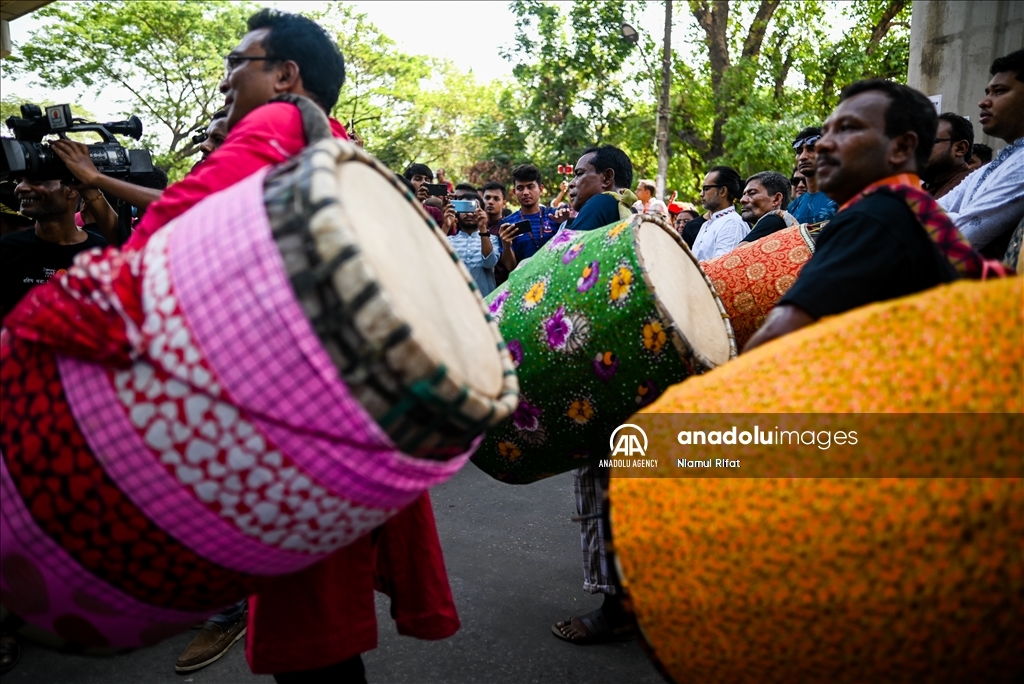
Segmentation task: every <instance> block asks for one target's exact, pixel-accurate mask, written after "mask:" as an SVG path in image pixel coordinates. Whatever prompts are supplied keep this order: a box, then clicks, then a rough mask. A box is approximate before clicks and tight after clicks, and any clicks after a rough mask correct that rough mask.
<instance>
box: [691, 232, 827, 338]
mask: <svg viewBox="0 0 1024 684" xmlns="http://www.w3.org/2000/svg"><path fill="white" fill-rule="evenodd" d="M813 253H814V239H813V237H812V233H810V232H809V231H808V226H806V225H799V226H792V227H789V228H784V229H783V230H780V231H778V232H775V233H772V234H771V235H766V236H765V237H763V238H761V239H760V240H755V241H754V242H741V243H740V244H739V246H738V247H736V249H734V250H732V251H731V252H728V253H726V254H723V255H722V256H720V257H716V258H714V259H710V260H708V261H703V262H701V267H702V268H703V269H704V272H705V273H706V274H707V276H708V278H710V279H711V282H712V284H713V285H714V286H715V290H716V291H717V292H718V295H719V296H720V297H721V298H722V304H723V305H724V306H725V310H726V312H727V313H728V314H729V321H730V323H732V328H733V332H734V333H735V334H736V346H737V347H739V348H740V349H743V347H744V346H745V345H746V343H747V342H748V341H749V340H750V338H751V337H752V336H753V335H754V333H755V332H757V329H758V328H760V327H761V324H762V323H764V319H765V317H766V316H767V315H768V313H769V312H770V311H771V310H772V309H773V308H774V307H775V305H776V304H777V303H778V301H779V300H780V299H782V295H784V294H786V291H787V290H789V288H790V287H792V285H793V283H794V282H796V278H797V276H798V275H800V271H801V270H802V269H803V267H804V264H806V263H807V262H808V261H809V260H810V258H811V255H812V254H813Z"/></svg>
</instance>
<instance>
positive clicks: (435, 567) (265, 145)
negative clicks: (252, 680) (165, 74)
mask: <svg viewBox="0 0 1024 684" xmlns="http://www.w3.org/2000/svg"><path fill="white" fill-rule="evenodd" d="M225 66H226V74H225V76H224V80H223V81H222V82H221V85H220V89H221V92H222V93H223V94H224V96H225V103H224V104H225V108H226V109H227V112H228V114H227V125H228V129H229V131H230V132H229V133H228V136H227V138H226V139H225V141H224V144H223V145H222V146H221V147H220V149H218V150H217V151H216V152H214V153H213V154H211V155H210V157H209V158H208V159H207V160H206V161H205V162H204V163H203V164H201V165H200V166H199V167H198V168H197V169H196V170H195V171H194V172H193V173H190V174H189V175H188V176H186V177H185V178H184V179H183V180H182V181H181V182H179V183H176V184H174V185H172V186H170V187H169V188H168V189H167V190H166V191H165V192H164V193H163V195H162V196H161V198H160V199H159V200H157V201H156V202H154V203H153V204H151V205H150V206H149V209H148V211H147V212H146V215H145V216H144V217H143V219H142V220H141V222H140V223H139V227H138V229H137V230H136V231H135V233H134V234H133V235H132V237H131V239H130V240H129V241H128V243H127V244H126V245H125V250H124V251H125V253H126V254H127V255H129V258H130V254H131V253H132V252H134V251H135V250H138V249H139V248H141V247H142V246H144V245H145V244H146V242H147V240H148V239H149V238H150V237H151V236H152V235H153V234H154V233H155V232H156V231H158V230H159V229H160V228H162V227H163V226H164V225H166V224H167V223H168V222H170V221H171V220H173V219H174V218H176V217H177V216H180V215H181V214H183V213H184V212H185V211H187V210H188V209H190V208H191V207H193V206H195V205H196V204H198V203H199V202H201V201H202V200H203V199H204V198H206V197H208V196H210V195H211V194H213V193H215V192H217V191H219V190H223V189H225V188H227V187H230V186H231V185H234V184H235V183H237V182H238V181H240V180H243V179H245V178H247V177H249V176H251V175H252V174H254V173H257V172H258V171H260V170H261V169H265V168H267V167H268V166H271V165H273V164H278V163H280V162H282V161H284V160H285V159H287V158H288V157H290V156H293V155H295V154H297V153H298V152H300V151H301V150H302V148H303V147H304V146H305V134H304V130H303V126H302V116H301V114H300V111H299V108H298V106H296V105H294V104H290V103H286V102H275V103H271V102H270V100H271V99H272V98H274V97H276V96H277V95H281V94H285V93H291V94H295V95H300V96H304V97H306V98H309V99H310V100H312V101H313V102H314V103H315V105H317V106H319V107H320V108H321V109H322V110H323V111H324V112H325V113H326V112H329V111H330V110H331V108H332V107H333V106H334V105H335V103H336V102H337V100H338V94H339V92H340V89H341V85H342V83H343V82H344V61H343V59H342V56H341V54H340V52H339V51H338V48H337V46H336V45H335V44H334V42H333V41H332V40H331V38H330V36H329V35H328V34H327V32H326V31H325V30H324V29H323V28H321V27H320V26H319V25H317V24H316V23H314V22H313V21H311V20H310V19H308V18H306V17H303V16H301V15H297V14H288V13H285V12H281V11H279V10H274V9H263V10H261V11H259V12H258V13H256V14H254V15H253V16H252V17H250V18H249V21H248V33H246V34H245V36H244V37H243V38H242V40H241V42H240V43H239V45H238V46H237V47H236V48H235V49H234V50H232V51H231V53H230V54H229V55H228V58H227V60H226V64H225ZM330 125H331V130H332V132H333V133H334V135H335V137H339V138H347V134H346V132H345V129H344V128H343V127H342V126H341V124H340V123H338V122H337V121H336V120H334V119H330ZM114 256H119V255H116V254H115V255H114ZM108 258H111V257H110V253H109V252H108ZM91 273H92V269H90V271H89V273H86V274H83V275H81V276H74V277H72V276H71V275H70V274H69V275H68V276H65V278H64V279H63V281H66V283H67V285H66V287H72V286H78V285H81V286H83V287H92V286H95V283H92V282H91V281H88V282H85V283H79V282H78V281H77V280H75V278H81V279H88V278H92V277H94V276H92V275H91ZM116 278H117V282H116V286H117V287H118V288H120V289H123V290H124V291H126V292H127V291H131V292H133V293H138V292H141V283H139V282H137V281H136V280H133V278H135V275H134V272H133V271H132V270H131V269H127V268H125V269H119V270H118V274H117V275H116ZM37 290H39V291H40V292H39V294H38V295H37V296H36V297H35V298H34V305H33V306H32V307H24V306H21V307H18V308H16V309H15V310H14V312H13V313H12V314H11V316H9V317H8V318H7V319H6V320H5V324H7V325H8V331H9V332H10V333H11V334H12V335H13V336H22V337H28V338H29V339H33V340H35V339H38V330H39V329H40V328H39V321H37V320H35V319H36V318H38V316H36V313H37V312H44V313H45V312H46V311H48V310H57V309H58V308H59V310H62V311H65V312H66V313H67V316H66V317H65V318H63V319H59V318H56V317H52V316H51V317H49V318H46V319H45V320H46V322H48V323H55V322H56V323H61V325H56V324H54V325H50V326H49V327H47V328H46V334H47V337H46V342H47V343H48V344H49V345H51V346H52V347H53V348H54V349H56V350H58V351H60V352H61V353H67V354H70V355H72V356H75V357H77V358H84V359H86V360H90V361H98V362H102V363H107V364H110V363H121V364H126V363H128V360H129V358H130V354H131V352H132V349H131V347H130V335H129V334H128V333H127V332H126V331H125V327H126V322H125V319H127V318H128V317H129V316H130V315H132V312H127V313H125V312H118V311H108V310H105V309H103V310H101V309H98V308H97V307H96V306H95V305H93V304H91V303H90V302H89V301H82V300H80V299H75V298H71V297H69V296H67V295H66V294H65V290H63V289H61V288H58V287H57V286H56V285H55V284H53V283H51V284H49V285H46V286H43V287H41V288H37ZM65 320H66V321H68V322H67V323H66V324H63V323H62V322H63V321H65ZM86 321H88V322H90V324H91V325H92V326H93V328H96V327H98V326H99V325H101V324H102V325H105V326H106V327H107V328H109V329H108V330H105V331H104V333H105V334H103V335H100V334H98V331H96V330H85V331H83V330H82V329H81V328H82V327H83V326H85V325H86V323H85V322H86ZM131 325H134V326H137V328H141V327H142V321H136V320H133V321H131ZM137 328H136V329H137ZM89 333H96V334H94V335H92V336H90V335H89ZM93 337H95V338H99V339H100V342H102V345H101V346H98V347H97V349H93V348H91V347H88V346H85V345H83V344H82V343H81V340H82V339H83V338H86V339H92V338H93ZM242 351H244V350H242ZM240 353H241V352H240ZM375 585H376V586H379V587H382V588H384V589H386V590H388V593H389V594H390V595H391V597H392V609H391V614H392V616H394V617H395V619H396V621H397V623H398V629H399V632H400V633H402V634H406V635H409V636H415V637H417V638H423V639H442V638H445V637H448V636H451V635H452V634H454V633H455V631H457V630H458V628H459V619H458V615H457V613H456V611H455V605H454V601H453V600H452V596H451V589H450V588H449V586H448V580H447V574H446V571H445V567H444V559H443V557H442V554H441V546H440V541H439V540H438V536H437V530H436V528H435V526H434V517H433V510H432V509H431V506H430V499H429V497H428V496H427V495H426V494H424V495H423V496H421V497H420V498H419V499H417V500H416V501H415V502H413V503H412V504H410V505H409V506H408V507H406V508H405V509H404V510H402V511H401V512H400V513H398V514H397V515H396V516H395V517H394V518H391V519H390V520H389V521H388V522H387V523H385V524H384V525H383V526H381V527H379V528H377V530H375V531H374V533H373V535H372V537H371V535H367V536H364V537H362V538H360V539H359V540H357V541H356V542H354V543H353V544H351V545H349V546H346V547H344V548H342V549H340V550H339V551H337V552H335V553H334V554H333V555H331V556H329V557H328V558H326V559H325V560H323V561H321V562H319V563H317V564H316V565H314V566H312V567H311V568H308V569H306V570H303V571H301V572H298V573H295V574H293V575H288V576H286V577H282V578H278V579H276V580H274V582H273V583H272V585H271V586H270V588H268V589H267V590H265V591H263V592H261V593H260V594H258V595H257V596H254V597H251V598H250V602H249V621H248V634H247V639H246V651H247V652H246V655H247V656H248V660H249V665H250V667H251V668H252V670H253V671H254V672H256V673H272V674H275V676H277V675H280V676H281V677H283V678H284V680H286V681H289V682H301V681H322V680H325V679H328V678H332V677H333V681H362V680H363V678H364V675H363V664H362V660H361V658H360V654H361V653H362V652H364V651H368V650H371V649H373V648H375V647H376V645H377V620H376V611H375V608H374V598H373V595H374V586H375ZM234 636H238V632H235V633H234ZM230 643H231V642H230V641H228V642H227V646H230ZM224 650H226V647H225V649H224ZM275 678H277V677H275ZM346 678H347V679H346ZM279 681H282V680H281V679H279Z"/></svg>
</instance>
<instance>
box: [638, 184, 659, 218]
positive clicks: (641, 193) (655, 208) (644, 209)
mask: <svg viewBox="0 0 1024 684" xmlns="http://www.w3.org/2000/svg"><path fill="white" fill-rule="evenodd" d="M657 191H658V186H657V185H655V184H654V181H650V180H642V181H640V183H639V184H637V186H636V197H637V200H636V202H634V203H633V208H634V209H636V213H638V214H661V215H662V216H664V217H666V218H668V207H667V206H666V205H665V203H664V202H662V201H661V200H660V199H658V198H657V197H655V196H654V193H656V192H657Z"/></svg>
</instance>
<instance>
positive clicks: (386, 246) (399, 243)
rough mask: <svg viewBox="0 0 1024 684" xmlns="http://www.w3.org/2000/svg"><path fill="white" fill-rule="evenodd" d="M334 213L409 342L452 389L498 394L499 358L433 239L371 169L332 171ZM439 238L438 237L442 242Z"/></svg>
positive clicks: (458, 276) (473, 302) (464, 286)
mask: <svg viewBox="0 0 1024 684" xmlns="http://www.w3.org/2000/svg"><path fill="white" fill-rule="evenodd" d="M338 185H339V192H338V197H339V198H340V200H341V202H340V210H341V212H342V215H343V217H344V219H345V220H346V223H347V225H348V226H349V228H350V229H351V230H352V232H353V233H354V234H355V236H356V239H357V241H358V243H359V246H360V249H361V250H362V252H363V254H364V255H365V256H366V259H367V261H368V262H369V264H370V265H371V266H372V268H373V270H374V271H375V273H376V275H377V279H378V281H379V283H380V286H381V291H382V292H383V294H384V296H385V298H386V299H387V301H388V302H389V303H390V304H391V306H393V307H394V311H395V314H396V315H397V316H398V317H399V318H402V319H404V320H405V321H406V322H407V323H408V324H409V326H410V327H411V328H412V338H413V339H414V340H415V341H416V342H417V343H418V344H419V345H420V346H421V347H422V348H423V349H424V351H426V352H427V354H428V355H429V356H431V357H433V359H434V360H435V361H436V362H437V363H438V364H444V366H445V367H447V369H448V372H449V375H450V376H451V377H452V379H453V380H455V381H456V382H462V383H465V384H466V385H468V386H469V387H472V388H474V389H476V390H477V391H478V392H480V393H481V394H483V395H485V396H489V397H497V396H498V395H499V394H500V393H501V391H502V388H503V370H504V369H503V368H502V365H501V356H500V355H499V354H497V353H495V349H496V341H495V338H494V335H493V333H492V331H491V330H490V328H489V327H488V326H487V324H486V323H485V321H484V317H483V315H482V314H481V315H467V314H469V313H472V314H476V312H479V311H481V304H480V302H479V301H478V298H479V295H477V294H476V293H475V292H474V291H473V290H471V289H470V286H469V284H468V283H467V281H466V278H465V277H464V276H463V274H462V273H461V272H460V270H459V269H455V268H452V267H451V261H452V258H451V256H450V254H449V253H448V251H447V250H446V249H445V248H444V246H443V244H442V243H441V239H439V235H438V234H437V233H436V232H435V231H433V230H431V229H429V228H428V227H427V225H425V223H424V220H423V217H422V216H421V215H420V214H419V213H418V212H417V211H416V210H415V208H414V207H413V206H412V205H411V204H409V202H407V201H405V199H404V198H402V197H400V196H399V195H398V193H397V191H396V190H395V188H394V187H393V186H392V185H391V184H390V183H389V182H388V181H387V179H385V178H384V177H383V176H382V175H381V174H380V172H378V171H377V170H375V169H374V168H372V167H370V166H368V165H366V164H362V163H359V162H354V161H353V162H348V163H344V164H341V166H340V168H339V171H338ZM442 239H443V238H442Z"/></svg>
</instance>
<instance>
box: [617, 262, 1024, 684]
mask: <svg viewBox="0 0 1024 684" xmlns="http://www.w3.org/2000/svg"><path fill="white" fill-rule="evenodd" d="M958 333H962V334H958ZM1022 339H1024V279H1021V278H1006V279H1002V280H996V281H989V282H968V281H960V282H957V283H954V284H952V285H947V286H942V287H938V288H935V289H933V290H931V291H928V292H926V293H923V294H919V295H915V296H911V297H906V298H902V299H898V300H894V301H890V302H886V303H881V304H875V305H871V306H867V307H864V308H861V309H857V310H855V311H852V312H849V313H847V314H844V315H841V316H837V317H834V318H830V319H826V320H824V321H822V322H820V323H818V324H815V325H813V326H811V327H808V328H805V329H803V330H801V331H798V332H796V333H793V334H790V335H787V336H785V337H783V338H781V339H779V340H776V341H774V342H772V343H771V344H767V345H764V346H762V347H760V348H757V349H755V350H753V351H752V352H750V353H748V354H744V355H741V356H740V357H739V358H737V359H736V360H735V361H732V362H730V363H727V364H725V365H723V366H722V367H720V368H717V369H715V370H712V371H710V372H709V373H707V374H705V375H701V376H697V377H693V378H690V379H689V380H687V381H686V382H684V383H681V384H679V385H675V386H673V387H671V388H669V389H668V390H666V392H665V393H664V394H663V395H662V396H661V398H660V399H659V400H658V401H656V402H655V403H654V404H652V405H651V406H649V407H647V408H645V409H644V410H643V411H642V412H641V413H640V414H636V415H634V416H632V417H631V418H630V421H629V422H631V423H639V424H644V422H643V421H644V420H645V419H646V420H652V421H653V420H654V419H655V418H658V416H657V415H656V414H676V415H677V416H678V414H689V415H690V416H693V417H694V418H695V419H700V420H705V421H706V422H708V423H709V424H710V423H712V422H713V419H714V417H715V415H716V414H731V415H733V416H735V415H738V414H745V415H749V416H753V417H755V418H756V417H757V416H758V415H762V416H763V415H764V414H788V415H787V416H784V417H783V418H786V417H795V418H797V419H801V420H804V419H806V420H807V421H808V422H811V423H813V422H814V421H820V422H825V421H829V420H837V421H838V420H843V421H855V422H856V423H857V425H856V429H858V430H860V432H858V438H859V441H858V445H857V446H855V447H849V448H845V447H844V448H837V447H836V446H835V445H833V446H832V448H830V449H824V450H823V449H821V448H820V446H818V447H815V446H811V447H808V451H806V452H805V451H801V452H800V457H801V458H805V459H808V461H807V462H811V461H813V464H814V465H815V467H816V468H818V469H819V470H820V469H821V468H822V467H824V468H826V470H827V469H828V468H833V469H840V470H841V469H847V468H850V467H854V468H862V467H864V466H866V465H872V464H873V466H872V467H873V468H875V470H876V471H877V474H878V476H877V477H848V476H840V477H830V476H828V475H827V473H826V475H825V477H822V478H815V477H806V476H802V475H801V474H800V472H798V471H794V472H793V473H792V477H778V476H766V477H760V478H759V477H751V476H750V475H748V474H746V473H747V472H748V471H747V469H746V467H745V466H747V464H748V463H749V464H751V466H752V468H753V469H754V470H755V472H756V468H757V467H758V463H759V461H760V460H763V459H765V458H767V457H769V456H770V454H771V453H772V452H771V451H770V450H771V449H773V448H779V447H778V446H777V445H776V446H774V447H760V448H759V447H755V446H752V445H749V444H748V442H749V440H748V442H743V441H742V440H740V443H738V444H736V445H735V446H731V447H730V446H726V447H722V446H712V445H710V444H709V445H706V446H702V445H699V444H698V445H692V446H688V447H683V446H680V444H682V443H687V442H686V441H684V440H682V439H680V437H679V433H677V432H676V431H675V430H672V429H670V426H669V425H668V423H667V422H662V423H658V425H664V426H665V427H664V429H650V430H648V436H649V438H650V443H649V447H648V449H647V457H648V458H657V463H658V470H657V472H656V473H655V472H653V471H650V470H646V471H644V472H643V473H642V475H641V477H635V478H634V477H624V475H627V474H629V473H626V472H624V471H623V470H622V469H616V470H615V471H613V477H612V479H611V488H610V501H611V528H612V535H613V542H614V550H615V553H616V554H617V558H616V562H617V566H618V568H619V572H620V574H621V580H622V584H623V586H624V587H625V589H626V592H627V594H628V597H629V602H630V603H631V606H632V609H633V611H634V614H635V617H636V619H637V622H638V624H639V626H640V629H641V633H642V635H643V638H644V639H645V641H646V643H647V645H648V646H649V649H650V653H651V654H652V655H653V657H654V659H655V661H656V662H657V663H658V664H659V665H660V667H661V668H662V670H663V672H664V673H665V674H666V675H667V677H668V678H669V679H670V681H675V682H722V683H734V682H752V683H753V682H758V683H761V684H771V683H774V682H778V683H787V684H788V683H790V682H882V681H906V682H924V681H928V682H997V681H998V682H1003V681H1006V682H1009V681H1015V679H1014V678H1015V677H1017V676H1019V674H1020V672H1021V666H1022V660H1021V641H1020V638H1021V634H1024V545H1022V544H1021V540H1022V539H1024V515H1022V513H1021V512H1022V511H1024V479H1022V477H1021V470H1022V464H1021V454H1022V453H1024V429H1022V420H1024V417H1022V415H1021V413H1022V411H1024V393H1022V389H1021V388H1022V387H1024V358H1022V356H1021V340H1022ZM894 412H895V413H898V414H903V415H906V418H905V419H904V420H902V422H897V421H899V420H900V417H899V416H898V415H897V416H894V415H892V414H893V413H894ZM644 414H655V415H650V416H646V415H644ZM872 414H888V415H887V416H885V420H884V421H882V420H873V419H872ZM915 416H917V419H915ZM931 416H936V417H935V418H932V417H931ZM676 420H678V418H676ZM886 424H887V425H889V426H890V428H891V427H892V426H893V425H894V424H895V425H897V426H898V427H899V429H887V430H883V429H879V428H878V427H875V426H880V425H886ZM922 424H924V425H926V427H927V429H925V428H922V427H920V426H921V425H922ZM761 427H762V430H764V428H765V425H764V424H762V426H761ZM767 427H768V429H769V430H770V429H771V425H769V426H767ZM711 429H712V430H714V429H718V428H715V427H711ZM723 434H724V433H723ZM724 443H726V444H728V441H726V442H724ZM742 444H748V446H741V445H742ZM758 449H760V450H758ZM723 450H725V451H723ZM725 452H728V454H729V456H728V458H737V459H743V461H742V466H744V470H742V471H740V472H743V473H744V475H743V476H741V477H735V478H732V477H724V478H722V477H718V479H716V476H715V475H708V476H706V477H691V478H681V477H679V471H678V468H677V467H676V466H677V463H676V459H677V458H681V457H685V458H686V459H708V458H712V457H714V456H715V455H717V456H719V457H723V456H724V455H725ZM669 456H671V458H668V457H669ZM748 459H749V460H748ZM983 464H984V466H983ZM886 469H888V470H886ZM908 470H909V471H913V472H916V473H920V472H923V473H931V474H930V475H928V476H924V477H902V476H897V475H892V476H886V475H885V473H886V472H890V471H891V472H892V473H897V472H906V471H908ZM954 471H955V472H958V473H961V474H962V473H967V475H962V476H958V477H952V476H947V475H948V473H949V472H954ZM837 472H838V471H837ZM944 473H946V475H944ZM971 473H973V474H971ZM633 474H634V475H635V474H636V473H633ZM752 474H753V473H752ZM655 475H657V477H655ZM1000 475H1001V476H1000Z"/></svg>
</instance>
